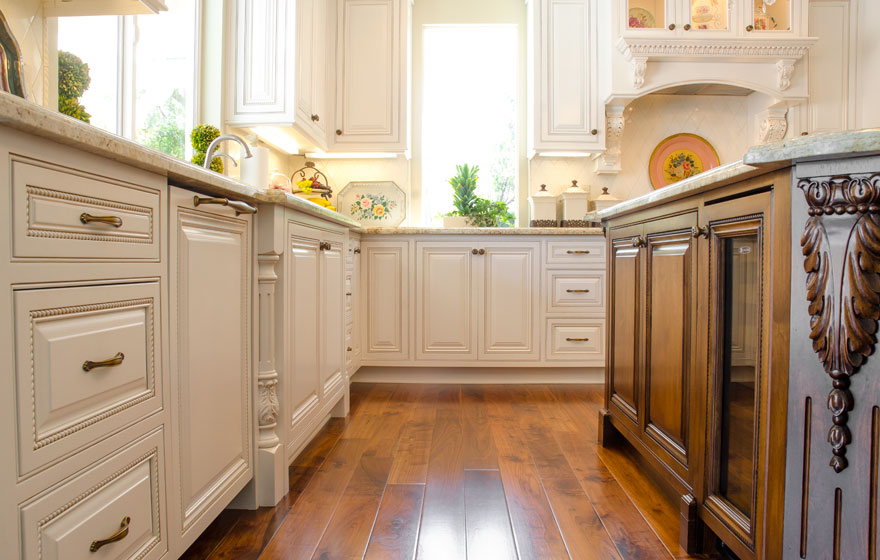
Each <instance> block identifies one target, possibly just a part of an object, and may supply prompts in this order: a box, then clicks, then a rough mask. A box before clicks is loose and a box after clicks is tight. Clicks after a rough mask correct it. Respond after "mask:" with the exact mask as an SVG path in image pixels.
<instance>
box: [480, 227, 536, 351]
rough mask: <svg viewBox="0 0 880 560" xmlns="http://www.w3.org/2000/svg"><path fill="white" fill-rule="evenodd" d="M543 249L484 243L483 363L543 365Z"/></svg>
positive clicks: (530, 244) (527, 244)
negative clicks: (536, 362) (540, 362)
mask: <svg viewBox="0 0 880 560" xmlns="http://www.w3.org/2000/svg"><path fill="white" fill-rule="evenodd" d="M540 247H541V244H540V242H538V241H534V242H514V243H481V244H480V246H479V252H478V257H477V258H478V259H479V260H480V261H481V262H480V264H479V265H478V268H477V275H476V278H477V281H478V282H479V286H480V288H479V292H478V294H479V301H480V307H481V309H480V312H478V314H477V315H478V320H479V326H480V332H479V341H480V342H479V359H481V360H518V361H523V360H526V361H529V360H538V359H539V357H540V349H539V341H538V331H539V329H540V326H539V323H538V321H539V318H538V297H539V293H540V289H539V288H540V279H539V274H540V273H539V262H540V261H539V260H540V258H541V250H540Z"/></svg>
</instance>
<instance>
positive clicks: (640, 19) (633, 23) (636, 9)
mask: <svg viewBox="0 0 880 560" xmlns="http://www.w3.org/2000/svg"><path fill="white" fill-rule="evenodd" d="M670 1H673V0H670ZM625 16H626V18H627V23H626V28H627V30H633V29H665V28H666V25H667V22H666V0H627V13H626V14H625Z"/></svg>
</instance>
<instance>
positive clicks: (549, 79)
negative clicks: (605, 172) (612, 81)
mask: <svg viewBox="0 0 880 560" xmlns="http://www.w3.org/2000/svg"><path fill="white" fill-rule="evenodd" d="M528 10H529V13H528V17H529V21H528V26H529V31H530V39H529V40H530V48H531V49H532V56H530V57H529V63H530V68H529V74H530V76H532V79H531V80H530V82H531V83H530V84H529V87H530V88H531V91H530V95H529V114H530V123H529V126H530V133H529V141H530V147H531V149H532V150H534V151H536V152H538V153H540V152H548V151H554V152H560V151H562V152H571V151H575V152H576V151H600V150H602V149H603V148H604V124H601V123H600V118H601V119H602V120H603V121H604V116H600V107H601V103H600V100H599V99H598V89H597V86H598V84H597V79H598V75H599V70H598V41H597V34H598V20H597V15H596V0H533V1H532V2H531V5H530V6H529V8H528Z"/></svg>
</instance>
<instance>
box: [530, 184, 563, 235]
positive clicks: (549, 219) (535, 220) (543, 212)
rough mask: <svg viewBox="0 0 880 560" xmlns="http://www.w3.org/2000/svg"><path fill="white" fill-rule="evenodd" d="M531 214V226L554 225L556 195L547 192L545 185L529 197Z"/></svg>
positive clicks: (555, 224)
mask: <svg viewBox="0 0 880 560" xmlns="http://www.w3.org/2000/svg"><path fill="white" fill-rule="evenodd" d="M529 205H530V206H531V211H532V216H531V218H532V219H531V221H529V226H531V227H556V226H557V225H558V224H557V223H556V196H554V195H552V194H550V193H549V192H547V185H541V190H540V191H538V192H536V193H535V194H533V195H532V196H530V197H529Z"/></svg>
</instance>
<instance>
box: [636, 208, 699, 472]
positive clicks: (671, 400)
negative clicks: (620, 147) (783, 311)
mask: <svg viewBox="0 0 880 560" xmlns="http://www.w3.org/2000/svg"><path fill="white" fill-rule="evenodd" d="M696 224H697V217H696V212H694V213H691V214H685V215H682V216H676V217H673V218H667V219H663V220H658V221H656V222H650V223H648V224H646V225H645V232H646V233H645V236H644V239H645V242H646V243H647V247H646V248H645V249H644V253H645V309H646V312H647V313H646V315H645V320H646V323H645V343H644V349H645V359H644V399H645V404H644V415H643V417H644V422H645V424H644V426H643V429H644V432H645V435H646V436H647V441H648V443H649V444H653V445H656V446H659V448H660V449H655V450H654V451H655V453H657V454H658V456H659V457H660V458H661V460H663V461H664V462H665V463H666V464H667V465H668V466H669V467H670V468H672V469H673V470H674V471H676V472H677V473H678V474H679V476H681V477H682V478H684V479H685V480H687V478H686V473H687V471H688V467H689V452H690V450H689V445H688V436H689V433H688V432H689V411H690V410H691V404H692V403H691V402H690V388H691V381H692V377H693V358H692V356H693V354H694V343H693V338H694V334H695V333H694V320H693V318H694V313H695V307H696V297H695V296H696V293H697V284H696V277H695V267H696V262H697V261H696V258H697V256H696V251H695V243H696V240H695V239H694V237H693V233H692V230H691V228H692V227H693V226H695V225H696ZM653 445H652V447H653Z"/></svg>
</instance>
